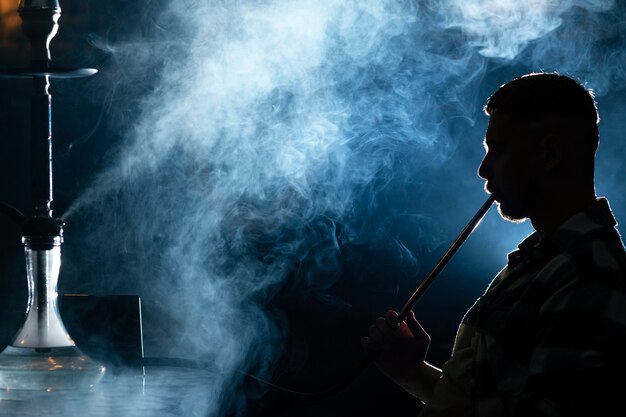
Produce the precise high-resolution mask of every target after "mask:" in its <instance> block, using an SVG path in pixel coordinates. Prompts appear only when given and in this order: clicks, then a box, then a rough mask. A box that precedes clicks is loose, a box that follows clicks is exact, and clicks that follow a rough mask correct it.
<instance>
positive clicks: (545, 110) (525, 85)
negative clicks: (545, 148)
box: [484, 72, 600, 151]
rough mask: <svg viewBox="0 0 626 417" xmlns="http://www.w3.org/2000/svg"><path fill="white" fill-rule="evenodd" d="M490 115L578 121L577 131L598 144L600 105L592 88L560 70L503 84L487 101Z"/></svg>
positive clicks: (519, 78) (539, 120)
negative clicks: (561, 72) (597, 104)
mask: <svg viewBox="0 0 626 417" xmlns="http://www.w3.org/2000/svg"><path fill="white" fill-rule="evenodd" d="M484 111H485V113H486V114H487V115H488V116H493V115H497V114H505V115H507V116H509V117H511V118H512V119H513V120H517V121H520V122H549V121H561V120H562V121H566V122H567V121H569V122H570V123H572V124H573V122H576V123H575V124H576V129H580V128H581V127H582V128H583V129H582V131H581V130H577V133H581V134H583V135H584V136H588V139H589V140H591V141H592V142H591V143H590V144H591V145H592V147H593V149H594V151H595V148H596V147H597V145H598V123H599V122H600V117H599V116H598V109H597V106H596V102H595V99H594V95H593V91H592V90H589V89H587V88H585V87H584V86H583V85H581V84H580V83H579V82H577V81H575V80H574V79H572V78H570V77H567V76H565V75H561V74H558V73H544V72H541V73H531V74H527V75H523V76H521V77H518V78H515V79H514V80H512V81H510V82H508V83H506V84H504V85H502V86H501V87H500V88H499V89H498V90H497V91H496V92H495V93H493V95H492V96H491V97H489V100H488V101H487V104H486V105H485V107H484Z"/></svg>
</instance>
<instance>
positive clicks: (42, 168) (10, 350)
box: [0, 0, 105, 391]
mask: <svg viewBox="0 0 626 417" xmlns="http://www.w3.org/2000/svg"><path fill="white" fill-rule="evenodd" d="M18 13H19V15H20V17H21V19H22V30H23V32H24V34H25V35H26V36H27V37H28V38H29V40H30V43H31V46H32V57H31V59H32V64H31V67H30V68H17V69H9V70H6V71H5V73H4V74H1V75H0V76H1V77H2V78H32V80H33V93H32V96H31V109H30V123H31V142H30V145H31V162H32V166H31V173H32V199H33V211H32V214H31V215H30V216H25V217H23V218H22V243H23V244H24V252H25V257H26V274H27V280H28V303H27V308H26V317H25V320H24V323H23V325H22V327H21V328H20V329H19V330H18V332H17V334H16V336H15V337H14V339H13V342H11V343H10V344H9V346H7V347H6V348H5V349H4V351H2V353H0V389H4V390H47V391H51V390H57V389H90V388H91V387H93V386H94V385H95V384H97V383H98V382H99V381H100V380H101V378H102V377H103V376H104V374H105V367H104V366H103V365H102V364H101V363H99V362H98V361H96V360H94V359H92V358H90V357H89V356H87V355H85V354H84V353H83V352H82V351H81V350H80V349H79V348H78V347H77V346H76V343H75V342H74V340H72V338H71V337H70V335H69V333H68V331H67V330H66V328H65V325H64V324H63V320H62V318H61V315H60V312H59V307H58V303H57V298H58V294H57V283H58V278H59V270H60V266H61V244H62V242H63V226H64V225H63V222H62V221H61V220H59V219H55V218H53V217H52V209H51V203H52V123H51V122H52V119H51V110H52V106H51V95H50V94H49V92H48V88H49V86H50V81H49V80H50V78H78V77H86V76H90V75H93V74H95V73H96V72H97V70H95V69H91V68H81V69H74V68H53V67H51V66H50V60H51V58H50V49H49V45H50V41H51V40H52V38H53V37H54V36H55V35H56V33H57V30H58V27H59V26H58V20H59V17H60V16H61V7H60V5H59V2H58V0H20V3H19V6H18ZM4 208H5V209H6V208H7V206H6V205H5V207H4ZM5 211H6V210H5ZM13 214H14V216H13V217H14V218H15V217H18V218H19V217H20V216H17V214H19V212H18V211H17V210H13Z"/></svg>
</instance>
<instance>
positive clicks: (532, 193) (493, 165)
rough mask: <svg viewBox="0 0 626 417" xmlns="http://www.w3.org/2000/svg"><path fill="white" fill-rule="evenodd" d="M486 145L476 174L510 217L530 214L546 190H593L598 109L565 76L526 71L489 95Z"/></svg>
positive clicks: (550, 193) (546, 200)
mask: <svg viewBox="0 0 626 417" xmlns="http://www.w3.org/2000/svg"><path fill="white" fill-rule="evenodd" d="M485 113H486V114H487V115H488V116H490V118H489V126H488V128H487V133H486V135H485V150H486V151H487V153H486V155H485V157H484V159H483V161H482V163H481V165H480V168H479V170H478V174H479V175H480V176H481V177H482V178H484V179H485V180H487V183H486V184H485V187H486V188H487V189H488V190H489V192H491V193H492V194H493V195H494V197H495V198H496V200H497V201H498V202H499V207H500V212H501V214H502V215H503V216H504V217H505V218H508V219H511V220H521V219H525V218H527V217H530V218H532V217H533V215H535V214H537V213H536V211H537V210H538V209H539V207H543V206H545V204H547V203H549V199H550V198H551V196H556V195H567V193H570V192H571V193H577V192H579V191H580V192H587V193H588V192H589V190H590V189H591V190H592V191H593V171H594V157H595V151H596V148H597V146H598V121H599V118H598V113H597V109H596V105H595V101H594V99H593V94H592V93H591V92H590V91H589V90H587V89H586V88H585V87H583V86H582V85H580V84H579V83H577V82H576V81H574V80H573V79H571V78H569V77H565V76H563V75H559V74H551V73H538V74H529V75H525V76H523V77H520V78H516V79H514V80H513V81H511V82H509V83H507V84H505V85H503V86H501V87H500V88H499V89H498V90H497V91H496V92H495V93H494V94H493V95H492V96H491V97H490V98H489V100H488V102H487V104H486V106H485Z"/></svg>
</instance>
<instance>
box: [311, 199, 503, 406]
mask: <svg viewBox="0 0 626 417" xmlns="http://www.w3.org/2000/svg"><path fill="white" fill-rule="evenodd" d="M494 201H495V199H494V197H493V195H489V198H488V199H487V201H485V203H483V205H482V206H481V207H480V208H479V209H478V211H477V212H476V214H475V215H474V217H472V218H471V219H470V221H469V222H468V223H467V225H466V226H465V227H464V228H463V230H461V233H459V235H458V236H457V238H456V239H455V240H454V241H453V242H452V244H451V245H450V247H449V248H448V250H446V252H445V253H444V254H443V256H442V257H441V259H439V262H437V264H436V265H435V267H434V268H433V269H432V270H431V271H430V273H429V274H428V275H427V276H426V278H424V279H423V280H422V282H421V283H420V284H419V286H418V287H417V289H416V290H415V291H414V292H413V294H412V295H411V296H410V297H409V299H408V300H407V301H406V303H405V304H404V306H403V307H402V309H400V311H399V312H398V320H399V322H402V321H403V320H404V319H405V318H406V316H407V315H408V314H409V312H410V311H411V309H412V308H413V306H414V305H415V303H417V301H418V300H419V298H420V297H421V296H422V295H423V294H424V292H425V291H426V289H427V288H428V286H429V285H430V284H431V283H432V282H433V281H434V280H435V278H437V276H438V275H439V273H440V272H441V271H442V270H443V269H444V268H445V266H446V265H447V264H448V262H449V261H450V259H452V257H453V256H454V254H455V253H456V251H457V250H458V249H459V248H460V247H461V245H463V243H464V242H465V240H466V239H467V238H468V236H469V235H470V234H472V232H473V231H474V230H475V229H476V227H477V226H478V224H479V223H480V221H481V220H482V219H483V217H485V215H486V214H487V212H488V211H489V209H490V208H491V206H492V205H493V202H494ZM377 356H378V353H377V352H369V353H368V354H367V356H366V357H365V358H364V359H363V360H362V361H361V362H360V363H359V364H358V365H357V366H356V367H355V368H354V369H353V370H352V372H351V373H350V374H349V375H348V376H347V377H346V378H345V379H344V380H342V381H340V382H339V383H338V384H336V385H334V386H332V387H330V388H329V389H327V390H325V391H321V392H317V393H308V394H307V393H301V394H302V395H306V396H308V397H313V398H317V399H325V398H330V397H333V396H335V395H337V394H339V393H340V392H341V391H343V390H344V389H345V388H346V387H347V386H348V385H350V383H352V381H354V380H355V379H356V378H357V377H358V376H359V375H360V374H361V373H362V372H363V371H364V370H365V369H367V368H368V367H369V365H370V364H371V363H372V362H373V361H374V360H376V357H377Z"/></svg>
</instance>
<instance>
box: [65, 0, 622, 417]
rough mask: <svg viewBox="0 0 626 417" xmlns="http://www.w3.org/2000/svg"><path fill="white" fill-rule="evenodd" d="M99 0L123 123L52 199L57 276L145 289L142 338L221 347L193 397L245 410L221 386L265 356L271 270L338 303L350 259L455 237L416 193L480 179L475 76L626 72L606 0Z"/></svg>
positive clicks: (159, 345) (276, 342) (118, 121)
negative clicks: (56, 213)
mask: <svg viewBox="0 0 626 417" xmlns="http://www.w3.org/2000/svg"><path fill="white" fill-rule="evenodd" d="M92 3H93V2H92ZM96 3H97V2H96ZM106 3H107V5H100V4H98V5H96V4H93V5H92V7H94V8H98V7H99V8H103V9H105V12H106V14H107V15H108V17H109V18H110V21H111V23H110V26H109V27H107V30H106V31H98V32H94V33H91V34H90V35H89V36H88V41H89V42H90V45H91V46H92V47H93V48H96V49H97V50H98V51H99V53H100V54H102V57H104V58H103V61H102V62H101V63H99V68H100V75H99V76H98V77H100V78H99V81H98V82H97V86H98V91H99V93H98V94H95V97H100V98H103V97H104V96H105V95H106V99H107V100H108V103H109V104H108V107H107V108H106V112H105V114H104V118H105V119H106V123H107V126H108V128H109V130H110V131H114V132H116V135H117V137H118V139H117V140H112V139H113V138H111V144H112V145H111V147H110V148H109V149H107V152H106V155H105V156H103V157H102V158H101V159H100V160H99V164H100V165H101V166H102V168H101V169H100V170H99V171H98V173H97V174H95V175H94V176H93V178H91V179H90V181H91V184H90V185H89V186H88V187H86V188H85V189H83V190H82V191H81V193H80V195H78V196H77V198H76V199H75V201H74V202H73V204H72V205H71V206H70V207H69V208H68V210H67V211H66V212H65V213H64V214H63V218H64V219H65V220H66V221H67V223H68V227H67V229H68V233H69V235H68V239H67V243H66V247H68V248H69V249H68V250H66V251H65V252H64V268H69V271H70V272H68V274H70V275H71V274H74V275H73V278H68V279H69V281H66V284H65V285H67V286H68V287H72V288H76V287H79V288H85V289H86V290H87V291H91V292H102V293H111V292H134V293H137V294H140V295H141V297H142V299H143V300H144V308H145V323H144V331H145V336H146V350H147V351H146V353H147V355H148V356H178V357H187V358H194V359H202V360H206V361H210V362H212V363H214V364H215V367H216V370H217V371H218V372H219V375H222V378H218V379H216V380H215V381H214V382H213V383H212V385H211V386H210V387H208V388H207V390H210V391H211V392H212V396H211V400H210V401H203V402H202V403H201V404H202V406H203V407H204V409H202V410H195V411H194V413H197V414H194V415H217V414H219V413H220V412H222V411H223V410H224V407H234V408H235V409H237V410H240V412H241V413H242V414H243V413H244V410H245V403H237V404H230V403H229V402H228V401H230V400H226V398H227V397H228V396H227V395H226V392H225V389H226V387H228V389H229V390H232V389H233V387H237V386H240V384H241V383H242V376H241V373H240V372H247V371H254V373H255V374H257V375H260V376H262V377H266V378H270V377H271V376H272V371H273V367H274V366H275V365H276V361H277V360H278V358H279V357H280V355H281V353H282V349H283V348H284V343H285V340H286V338H287V335H288V334H289V332H290V327H289V318H288V317H286V316H285V314H284V313H283V312H281V310H280V309H279V308H277V307H275V306H273V305H272V300H273V299H274V297H276V295H277V294H278V293H279V292H280V291H281V290H284V288H285V287H289V286H291V287H293V288H296V289H297V291H298V293H299V294H307V296H311V297H318V298H317V299H318V300H323V301H324V302H325V303H327V304H328V306H329V308H338V309H346V308H349V303H348V302H347V301H345V300H342V299H340V298H337V297H334V296H331V295H329V294H328V289H329V288H331V287H332V285H333V284H335V283H336V282H337V280H338V279H339V278H340V277H341V276H342V273H343V271H344V269H345V268H346V265H348V264H350V263H358V262H365V263H367V262H369V263H370V264H372V265H376V263H377V262H378V265H380V263H381V262H384V263H385V265H394V268H395V269H394V271H397V272H398V277H397V278H389V277H385V285H387V286H389V287H394V286H395V288H397V287H398V286H399V285H400V284H401V281H402V279H403V277H406V276H411V275H414V274H416V273H417V272H418V271H419V267H420V262H419V259H418V258H419V257H418V256H416V254H417V253H420V252H421V251H422V252H423V251H429V250H433V249H434V248H436V247H437V246H438V245H439V244H441V243H442V242H444V241H446V240H447V239H448V238H449V236H448V235H447V232H446V230H445V229H446V226H445V225H442V224H440V223H439V221H438V220H435V216H434V215H435V214H436V210H437V209H436V208H433V207H431V206H430V202H429V201H427V199H428V196H433V198H432V200H433V201H434V202H435V203H437V202H438V200H441V201H449V204H450V205H454V204H457V203H459V202H460V201H465V203H464V204H467V205H468V206H469V205H470V203H471V204H472V205H474V206H477V205H478V204H474V202H475V201H477V200H480V199H482V198H483V197H482V194H481V191H480V182H479V181H478V182H477V181H476V178H475V177H474V172H475V166H476V165H477V163H478V162H479V160H480V155H479V152H480V145H479V144H480V138H481V136H482V128H483V127H484V125H483V124H481V123H482V122H479V120H480V119H478V117H481V114H480V112H481V106H482V104H483V102H484V100H485V98H486V97H485V94H488V92H489V91H487V90H492V89H493V88H495V87H497V85H499V84H501V83H503V82H505V81H507V80H508V78H510V77H511V76H516V75H521V74H522V73H524V72H527V70H559V71H563V72H566V73H569V74H571V75H573V76H577V77H580V78H581V79H582V80H583V81H585V82H587V83H588V85H589V86H590V87H593V88H594V89H595V90H596V92H597V93H598V94H607V93H609V92H610V91H611V90H612V89H615V88H621V87H623V86H624V75H623V74H625V73H626V72H625V71H624V55H623V54H624V52H623V51H624V48H623V45H624V38H623V33H624V31H623V29H624V27H623V25H624V23H623V18H618V17H616V16H617V15H621V16H623V15H624V14H623V10H622V9H623V7H622V6H616V5H615V3H614V2H613V1H601V0H598V1H592V0H588V1H584V0H579V1H575V0H571V1H551V2H544V1H526V2H519V1H514V0H501V1H495V2H494V1H483V0H472V1H465V0H464V1H459V0H444V1H434V0H432V1H391V0H359V1H356V0H347V1H346V0H344V1H339V0H325V1H320V0H307V1H302V0H298V1H296V0H292V1H289V0H264V1H256V0H255V1H252V0H251V1H236V2H233V1H218V0H213V1H209V0H206V1H200V0H196V1H192V0H187V1H165V0H163V1H158V2H155V1H136V2H130V3H132V4H127V3H128V2H111V4H108V3H109V2H106ZM616 8H619V10H616ZM607 42H608V43H609V44H610V47H605V46H603V45H605V43H607ZM498 71H500V72H498ZM494 72H497V74H496V76H494V77H493V78H489V81H486V79H487V76H488V75H493V73H494ZM485 84H486V85H485ZM96 139H97V137H92V138H90V139H89V140H92V141H93V140H96ZM98 140H102V141H105V140H107V139H105V138H100V139H98ZM474 148H475V150H468V149H474ZM68 152H70V151H68ZM459 158H463V159H459ZM466 174H467V175H466ZM469 176H471V178H469ZM459 177H463V179H458V178H459ZM467 178H469V179H467ZM441 189H445V191H440V190H441ZM470 189H476V190H477V191H476V193H475V194H472V193H471V192H468V190H470ZM437 190H439V191H437ZM468 194H469V195H471V197H469V198H466V196H467V195H468ZM468 201H469V202H468ZM459 204H461V203H459ZM465 214H466V213H465ZM462 215H463V214H462ZM72 228H74V230H79V231H80V235H79V234H77V235H74V236H72V235H71V233H72ZM86 274H89V276H90V278H89V279H84V276H85V275H86ZM377 279H380V277H372V280H377ZM394 279H395V280H396V281H394ZM68 282H69V283H68ZM366 285H367V284H366ZM303 299H304V297H303ZM262 394H263V390H262V389H261V390H260V391H258V392H256V394H255V395H262ZM190 401H191V400H190ZM225 403H227V404H228V405H227V406H225V405H224V404H225ZM196 407H197V405H196Z"/></svg>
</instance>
